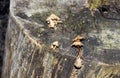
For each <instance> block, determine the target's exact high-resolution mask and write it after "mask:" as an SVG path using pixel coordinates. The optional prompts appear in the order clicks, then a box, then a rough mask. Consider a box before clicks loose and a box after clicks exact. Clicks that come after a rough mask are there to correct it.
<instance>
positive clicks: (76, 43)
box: [72, 40, 83, 48]
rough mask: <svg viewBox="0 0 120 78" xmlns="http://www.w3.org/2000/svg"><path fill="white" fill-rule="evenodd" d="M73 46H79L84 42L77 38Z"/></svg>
mask: <svg viewBox="0 0 120 78" xmlns="http://www.w3.org/2000/svg"><path fill="white" fill-rule="evenodd" d="M72 46H74V47H77V48H79V47H82V46H83V43H82V42H80V41H79V40H76V41H74V42H73V43H72Z"/></svg>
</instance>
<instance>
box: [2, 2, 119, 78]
mask: <svg viewBox="0 0 120 78" xmlns="http://www.w3.org/2000/svg"><path fill="white" fill-rule="evenodd" d="M84 4H85V1H84V0H75V1H73V0H11V4H10V18H9V24H8V28H7V33H6V42H5V43H6V44H5V45H6V48H5V52H6V54H5V59H4V68H3V74H2V77H3V78H110V77H111V78H115V77H118V78H119V77H120V73H119V72H120V60H119V59H120V58H119V56H120V53H119V52H120V44H119V43H120V35H119V34H120V33H119V32H120V20H113V19H107V18H104V17H103V16H102V15H101V14H100V13H99V12H96V13H95V17H93V16H91V13H90V11H89V9H87V8H85V7H84ZM52 13H53V14H55V15H57V16H58V17H59V18H60V19H61V20H62V23H61V24H57V28H56V29H50V28H49V27H48V24H47V23H46V19H47V17H49V16H50V15H51V14H52ZM108 16H109V14H108ZM111 17H115V16H111ZM115 18H117V17H115ZM77 35H82V36H84V38H85V40H84V41H83V43H84V47H83V48H82V50H83V61H84V64H83V66H82V67H81V68H80V69H76V68H75V67H74V61H75V58H76V57H77V52H78V51H77V49H76V48H74V47H71V44H72V40H73V39H74V38H75V37H76V36H77ZM54 41H59V43H60V46H59V47H58V48H56V49H55V50H52V49H51V48H50V46H51V44H52V43H53V42H54ZM103 72H105V73H103Z"/></svg>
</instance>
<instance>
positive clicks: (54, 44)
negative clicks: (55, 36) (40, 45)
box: [50, 41, 60, 50]
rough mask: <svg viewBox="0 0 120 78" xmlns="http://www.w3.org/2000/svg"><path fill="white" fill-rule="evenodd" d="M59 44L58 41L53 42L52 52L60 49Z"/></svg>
mask: <svg viewBox="0 0 120 78" xmlns="http://www.w3.org/2000/svg"><path fill="white" fill-rule="evenodd" d="M59 45H60V44H59V42H58V41H55V42H53V43H52V44H51V46H50V48H51V49H52V50H55V49H56V48H58V47H59Z"/></svg>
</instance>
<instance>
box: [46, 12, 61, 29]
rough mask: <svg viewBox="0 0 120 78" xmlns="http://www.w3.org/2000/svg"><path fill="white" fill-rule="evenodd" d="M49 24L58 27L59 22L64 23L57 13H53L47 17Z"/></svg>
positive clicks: (51, 26)
mask: <svg viewBox="0 0 120 78" xmlns="http://www.w3.org/2000/svg"><path fill="white" fill-rule="evenodd" d="M46 21H47V24H48V27H49V28H52V29H56V27H57V24H59V23H62V21H61V20H60V18H59V17H58V16H56V15H55V14H51V15H50V16H49V17H48V18H47V19H46Z"/></svg>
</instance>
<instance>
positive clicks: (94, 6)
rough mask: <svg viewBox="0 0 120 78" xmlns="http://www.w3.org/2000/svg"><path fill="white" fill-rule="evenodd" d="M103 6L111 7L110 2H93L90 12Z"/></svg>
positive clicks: (98, 0)
mask: <svg viewBox="0 0 120 78" xmlns="http://www.w3.org/2000/svg"><path fill="white" fill-rule="evenodd" d="M102 5H109V0H92V1H91V3H90V7H89V8H90V10H93V9H95V8H98V7H100V6H102Z"/></svg>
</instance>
